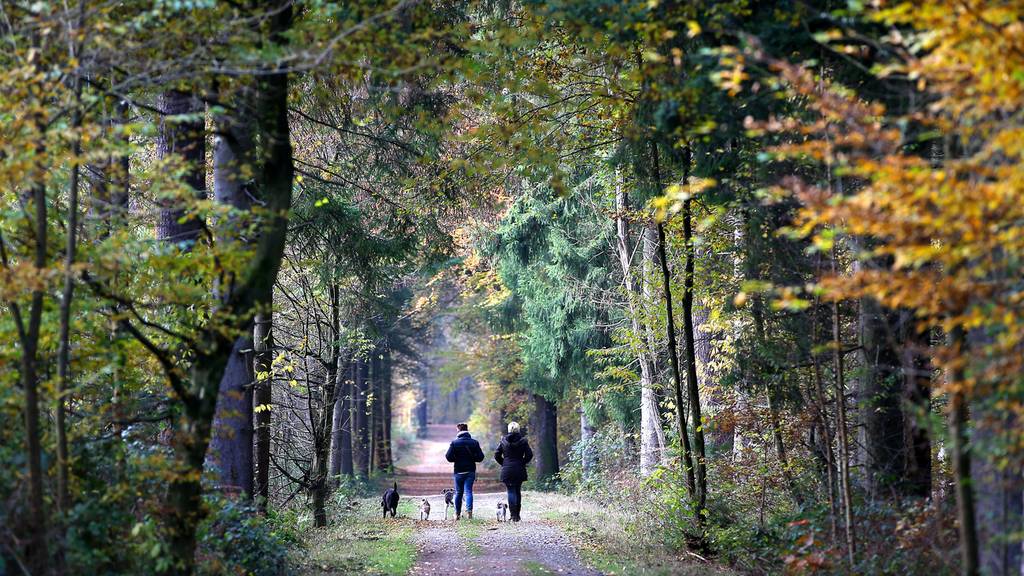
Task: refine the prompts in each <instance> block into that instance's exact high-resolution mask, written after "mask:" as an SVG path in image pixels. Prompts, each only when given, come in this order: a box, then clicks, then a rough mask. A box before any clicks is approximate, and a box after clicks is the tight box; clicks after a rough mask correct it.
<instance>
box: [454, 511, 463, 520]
mask: <svg viewBox="0 0 1024 576" xmlns="http://www.w3.org/2000/svg"><path fill="white" fill-rule="evenodd" d="M455 519H456V520H461V519H462V512H456V513H455Z"/></svg>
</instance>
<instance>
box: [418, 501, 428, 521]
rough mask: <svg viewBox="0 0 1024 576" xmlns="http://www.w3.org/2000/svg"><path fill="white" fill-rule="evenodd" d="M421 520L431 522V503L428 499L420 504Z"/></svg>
mask: <svg viewBox="0 0 1024 576" xmlns="http://www.w3.org/2000/svg"><path fill="white" fill-rule="evenodd" d="M420 520H430V502H428V501H427V499H426V498H424V499H423V501H422V502H421V503H420Z"/></svg>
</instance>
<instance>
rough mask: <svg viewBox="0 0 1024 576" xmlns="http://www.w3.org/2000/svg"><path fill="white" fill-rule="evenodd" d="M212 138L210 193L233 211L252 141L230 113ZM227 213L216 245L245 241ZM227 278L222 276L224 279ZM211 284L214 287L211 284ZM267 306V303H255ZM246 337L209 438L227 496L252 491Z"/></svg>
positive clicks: (245, 188) (246, 200)
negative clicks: (211, 185)
mask: <svg viewBox="0 0 1024 576" xmlns="http://www.w3.org/2000/svg"><path fill="white" fill-rule="evenodd" d="M235 105H236V112H235V113H236V114H239V113H241V114H244V113H245V112H247V111H248V110H249V108H250V106H251V102H250V100H249V99H248V98H245V97H239V98H237V99H236V101H235ZM216 125H217V138H216V143H215V145H214V151H213V194H214V198H215V199H216V201H217V202H218V203H220V204H223V205H226V206H230V207H231V208H232V209H234V210H236V211H238V212H243V213H244V212H246V211H248V210H249V209H250V207H251V205H252V202H251V200H250V195H251V193H252V190H251V186H250V184H249V176H247V174H250V173H252V168H253V157H252V156H253V153H254V144H253V139H252V134H251V131H250V127H249V125H248V123H247V121H246V120H243V119H241V118H234V117H232V116H230V115H227V114H224V115H219V116H218V117H217V118H216ZM238 220H239V217H238V216H236V215H229V216H228V217H226V218H225V219H224V222H218V223H217V231H218V232H217V241H218V243H219V244H221V245H222V246H221V247H222V249H224V248H228V247H231V246H233V245H238V246H239V248H242V245H243V244H244V243H245V240H244V228H245V227H246V223H244V222H243V223H241V224H239V223H238ZM232 280H233V279H228V283H229V284H230V283H231V282H232ZM215 289H220V287H217V288H215ZM260 304H261V305H262V306H263V307H269V304H270V303H269V302H262V303H260ZM252 344H253V341H252V338H251V337H250V336H249V335H245V336H240V337H239V338H238V339H237V340H236V341H235V345H234V347H233V349H232V351H231V358H230V360H228V364H227V367H226V368H225V370H224V376H223V379H222V380H221V383H220V391H219V392H218V395H219V399H218V400H217V411H216V413H215V415H214V421H213V438H212V440H211V442H210V455H209V456H208V459H209V460H210V463H211V464H214V465H216V467H217V471H218V477H219V480H220V481H219V488H220V490H222V491H224V492H225V493H227V494H230V495H236V496H245V497H248V498H251V497H252V494H253V388H252V387H253V383H254V381H255V378H254V376H253V373H252V366H253V364H252V354H251V350H252Z"/></svg>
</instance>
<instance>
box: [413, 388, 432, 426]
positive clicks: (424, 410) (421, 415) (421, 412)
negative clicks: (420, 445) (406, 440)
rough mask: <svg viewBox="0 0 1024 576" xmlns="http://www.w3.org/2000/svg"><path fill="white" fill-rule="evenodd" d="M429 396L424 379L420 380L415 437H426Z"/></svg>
mask: <svg viewBox="0 0 1024 576" xmlns="http://www.w3.org/2000/svg"><path fill="white" fill-rule="evenodd" d="M429 396H430V389H429V388H428V387H427V383H426V381H425V380H423V381H421V382H420V395H419V402H418V403H417V404H416V437H417V438H426V437H427V424H429V422H428V420H427V419H428V418H429V417H430V412H429V406H428V404H427V402H428V400H427V399H428V398H429Z"/></svg>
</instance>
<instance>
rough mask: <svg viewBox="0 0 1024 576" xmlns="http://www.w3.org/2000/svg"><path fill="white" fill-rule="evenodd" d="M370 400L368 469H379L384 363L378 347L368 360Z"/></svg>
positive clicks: (382, 419)
mask: <svg viewBox="0 0 1024 576" xmlns="http://www.w3.org/2000/svg"><path fill="white" fill-rule="evenodd" d="M370 373H371V377H370V386H369V387H370V400H369V406H368V409H367V412H368V413H369V415H370V423H369V428H370V469H371V470H373V471H380V470H381V460H380V456H381V444H382V443H383V441H384V412H383V410H381V407H382V406H383V403H382V402H381V394H382V392H381V390H382V389H383V385H382V383H383V380H384V378H383V376H384V363H383V354H382V353H381V349H380V348H379V347H378V348H377V349H375V350H374V351H373V358H372V359H371V362H370Z"/></svg>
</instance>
